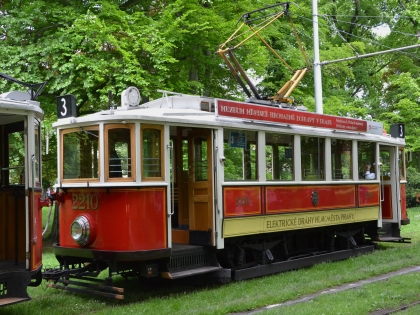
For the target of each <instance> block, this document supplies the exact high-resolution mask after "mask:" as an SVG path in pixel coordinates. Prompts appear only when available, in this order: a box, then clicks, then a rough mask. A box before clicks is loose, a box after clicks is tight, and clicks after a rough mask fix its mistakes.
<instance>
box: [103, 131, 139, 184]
mask: <svg viewBox="0 0 420 315" xmlns="http://www.w3.org/2000/svg"><path fill="white" fill-rule="evenodd" d="M134 127H135V126H134V124H109V125H105V179H106V180H111V181H112V180H119V181H135V180H136V171H135V169H136V163H135V161H136V159H135V149H134V138H135V136H134V130H135V128H134Z"/></svg>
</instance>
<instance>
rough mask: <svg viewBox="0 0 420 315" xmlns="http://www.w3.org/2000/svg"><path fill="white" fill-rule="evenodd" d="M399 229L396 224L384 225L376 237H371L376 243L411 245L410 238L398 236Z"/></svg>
mask: <svg viewBox="0 0 420 315" xmlns="http://www.w3.org/2000/svg"><path fill="white" fill-rule="evenodd" d="M400 232H401V231H400V227H399V226H398V224H397V223H384V224H383V226H382V228H380V229H379V230H378V235H377V236H375V237H372V241H376V242H395V243H411V238H408V237H402V236H401V235H400Z"/></svg>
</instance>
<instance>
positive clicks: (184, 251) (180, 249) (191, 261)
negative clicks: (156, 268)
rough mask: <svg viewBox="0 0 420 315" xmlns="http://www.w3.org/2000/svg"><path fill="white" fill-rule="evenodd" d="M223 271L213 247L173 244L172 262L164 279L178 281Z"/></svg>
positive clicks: (164, 273) (164, 274)
mask: <svg viewBox="0 0 420 315" xmlns="http://www.w3.org/2000/svg"><path fill="white" fill-rule="evenodd" d="M220 269H222V268H221V267H220V265H219V263H218V261H217V258H216V251H215V249H214V248H213V247H204V246H196V245H188V244H173V247H172V256H171V260H170V262H169V263H168V265H167V270H165V271H162V272H161V273H160V275H161V277H162V278H166V279H178V278H183V277H189V276H193V275H198V274H204V273H209V272H213V271H217V270H220Z"/></svg>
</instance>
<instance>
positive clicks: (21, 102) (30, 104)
mask: <svg viewBox="0 0 420 315" xmlns="http://www.w3.org/2000/svg"><path fill="white" fill-rule="evenodd" d="M30 97H31V96H30V94H29V93H27V92H21V91H12V92H7V93H3V94H0V110H1V111H2V112H4V111H8V112H10V113H11V114H22V115H23V114H25V112H33V113H34V114H35V116H36V117H37V118H40V119H42V118H43V116H44V111H43V110H42V109H41V106H40V104H39V102H37V101H33V100H31V99H30Z"/></svg>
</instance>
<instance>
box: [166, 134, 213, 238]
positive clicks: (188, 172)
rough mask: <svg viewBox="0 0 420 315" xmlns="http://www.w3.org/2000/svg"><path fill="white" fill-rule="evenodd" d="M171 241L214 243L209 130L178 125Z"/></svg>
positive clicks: (210, 136) (210, 135) (210, 139)
mask: <svg viewBox="0 0 420 315" xmlns="http://www.w3.org/2000/svg"><path fill="white" fill-rule="evenodd" d="M176 134H177V136H176V141H175V142H176V144H175V148H176V159H175V161H176V162H175V163H176V168H175V169H176V186H175V187H176V193H175V194H174V195H175V196H174V198H175V200H174V201H175V211H174V217H173V221H172V242H173V243H184V244H191V245H202V246H205V245H214V241H213V238H214V237H213V235H214V232H213V231H214V228H213V222H214V219H213V198H212V195H213V174H212V161H213V160H212V151H213V148H212V133H211V130H210V129H199V128H183V127H178V128H177V132H176Z"/></svg>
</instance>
